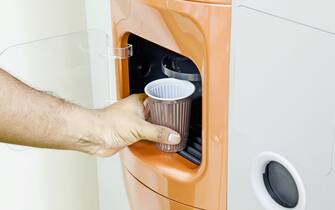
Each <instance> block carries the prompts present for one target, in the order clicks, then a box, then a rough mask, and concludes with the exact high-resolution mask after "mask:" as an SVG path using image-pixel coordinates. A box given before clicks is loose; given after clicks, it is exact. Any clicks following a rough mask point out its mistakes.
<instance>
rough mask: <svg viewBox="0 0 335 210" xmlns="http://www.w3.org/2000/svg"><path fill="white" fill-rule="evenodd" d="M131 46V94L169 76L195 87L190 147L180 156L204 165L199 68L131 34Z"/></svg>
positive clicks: (175, 54)
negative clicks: (202, 161) (188, 82)
mask: <svg viewBox="0 0 335 210" xmlns="http://www.w3.org/2000/svg"><path fill="white" fill-rule="evenodd" d="M128 43H129V44H131V45H132V46H133V56H132V57H130V58H129V61H128V64H129V90H130V94H134V93H143V92H144V87H145V85H146V84H148V83H149V82H151V81H154V80H157V79H161V78H168V77H171V78H177V79H184V80H188V81H190V82H192V83H193V84H194V85H195V87H196V91H195V93H194V95H193V100H192V110H191V121H190V128H189V139H188V145H187V147H186V148H185V149H184V150H183V151H181V152H178V154H179V155H181V156H182V157H184V158H186V159H187V160H189V161H191V162H192V163H194V164H196V165H200V163H201V159H202V136H201V135H202V133H201V130H202V107H201V106H202V81H201V76H200V72H199V70H198V68H197V67H196V65H195V64H194V63H193V62H192V61H191V60H190V59H188V58H187V57H184V56H182V55H180V54H178V53H176V52H173V51H171V50H168V49H166V48H163V47H161V46H159V45H157V44H155V43H152V42H150V41H147V40H145V39H143V38H141V37H139V36H136V35H134V34H130V35H129V37H128ZM157 150H158V149H157Z"/></svg>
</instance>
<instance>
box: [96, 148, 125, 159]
mask: <svg viewBox="0 0 335 210" xmlns="http://www.w3.org/2000/svg"><path fill="white" fill-rule="evenodd" d="M122 149H123V148H110V149H105V148H100V149H98V150H97V151H96V155H97V156H100V157H110V156H112V155H114V154H116V153H118V152H119V151H120V150H122Z"/></svg>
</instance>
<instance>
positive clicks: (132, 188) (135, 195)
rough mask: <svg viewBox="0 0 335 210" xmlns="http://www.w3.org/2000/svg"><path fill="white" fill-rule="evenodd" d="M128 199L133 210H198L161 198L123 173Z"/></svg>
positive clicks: (126, 172)
mask: <svg viewBox="0 0 335 210" xmlns="http://www.w3.org/2000/svg"><path fill="white" fill-rule="evenodd" d="M124 177H125V182H126V186H127V192H128V198H129V201H130V205H131V208H132V209H133V210H199V209H198V208H194V207H192V206H189V205H184V204H181V203H179V202H176V201H173V200H170V199H168V198H166V197H163V196H161V195H159V194H157V193H155V192H154V191H152V190H150V189H149V188H147V187H146V186H145V185H143V184H142V183H141V182H139V180H137V179H136V178H135V177H134V176H132V175H131V174H130V173H129V172H128V171H124Z"/></svg>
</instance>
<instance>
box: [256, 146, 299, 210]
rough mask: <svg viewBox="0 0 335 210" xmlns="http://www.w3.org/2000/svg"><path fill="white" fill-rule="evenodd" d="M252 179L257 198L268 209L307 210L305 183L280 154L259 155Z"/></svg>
mask: <svg viewBox="0 0 335 210" xmlns="http://www.w3.org/2000/svg"><path fill="white" fill-rule="evenodd" d="M251 178H252V185H253V188H254V191H255V193H256V196H257V198H258V200H259V201H260V203H261V204H262V205H263V206H264V207H265V208H266V209H271V210H288V209H292V210H304V209H305V205H306V194H305V188H304V186H303V182H302V180H301V178H300V176H299V174H298V172H297V170H296V169H295V168H294V167H293V165H292V164H291V163H290V162H289V161H288V160H287V159H285V158H284V157H282V156H280V155H279V154H276V153H273V152H263V153H261V154H259V155H258V156H257V157H256V158H255V160H254V163H253V166H252V173H251Z"/></svg>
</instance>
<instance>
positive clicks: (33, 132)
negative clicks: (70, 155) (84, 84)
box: [0, 69, 98, 149]
mask: <svg viewBox="0 0 335 210" xmlns="http://www.w3.org/2000/svg"><path fill="white" fill-rule="evenodd" d="M95 123H97V121H96V116H95V115H94V112H93V111H91V110H87V109H84V108H81V107H79V106H77V105H74V104H71V103H68V102H66V101H64V100H61V99H58V98H56V97H53V96H50V95H47V94H46V93H44V92H41V91H37V90H35V89H33V88H31V87H29V86H27V85H25V84H23V83H22V82H20V81H18V80H17V79H15V78H14V77H12V76H11V75H9V74H8V73H7V72H5V71H3V70H1V69H0V141H2V142H6V143H13V144H21V145H28V146H35V147H47V148H56V149H78V147H83V146H85V144H86V140H87V139H90V141H91V140H92V139H98V138H96V137H95V136H93V135H95V132H94V131H93V129H98V126H94V124H95ZM97 143H98V142H97Z"/></svg>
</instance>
